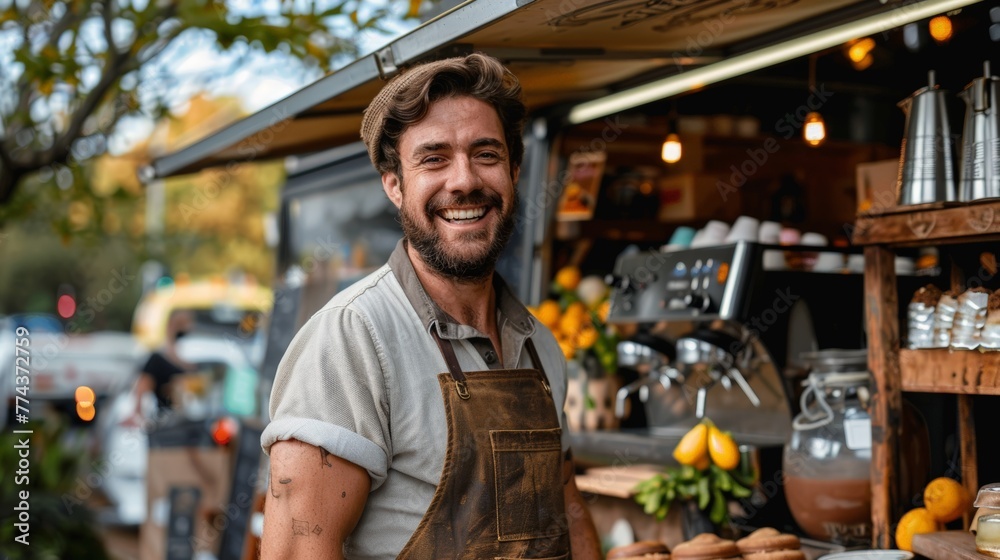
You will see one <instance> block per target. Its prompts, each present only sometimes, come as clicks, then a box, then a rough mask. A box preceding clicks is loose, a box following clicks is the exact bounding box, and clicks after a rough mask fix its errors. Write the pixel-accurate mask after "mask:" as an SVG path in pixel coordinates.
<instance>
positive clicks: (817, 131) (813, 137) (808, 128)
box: [802, 41, 875, 147]
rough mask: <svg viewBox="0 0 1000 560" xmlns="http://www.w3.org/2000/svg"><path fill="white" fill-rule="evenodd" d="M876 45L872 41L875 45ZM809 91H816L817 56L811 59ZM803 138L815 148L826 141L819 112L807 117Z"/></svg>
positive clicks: (821, 116)
mask: <svg viewBox="0 0 1000 560" xmlns="http://www.w3.org/2000/svg"><path fill="white" fill-rule="evenodd" d="M874 43H875V42H874V41H872V44H873V45H874ZM869 51H870V49H869ZM866 54H867V52H866ZM809 91H816V55H812V56H810V57H809ZM802 138H803V139H805V141H806V144H809V145H810V146H813V147H816V146H819V145H820V144H822V143H823V140H826V123H825V122H823V115H820V114H819V112H818V111H811V112H810V113H809V114H808V115H806V120H805V122H804V123H803V125H802Z"/></svg>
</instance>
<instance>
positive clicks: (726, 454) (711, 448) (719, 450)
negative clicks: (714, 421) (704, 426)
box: [708, 426, 740, 471]
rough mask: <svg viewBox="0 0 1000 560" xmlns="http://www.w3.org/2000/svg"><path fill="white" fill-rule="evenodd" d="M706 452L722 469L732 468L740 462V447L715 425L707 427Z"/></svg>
mask: <svg viewBox="0 0 1000 560" xmlns="http://www.w3.org/2000/svg"><path fill="white" fill-rule="evenodd" d="M708 453H709V455H710V456H711V457H712V462H713V463H715V464H716V465H718V466H719V468H720V469H722V470H726V471H729V470H733V469H735V468H736V467H737V465H739V464H740V448H739V446H738V445H736V442H735V441H733V438H731V437H729V435H728V434H726V433H724V432H723V431H722V430H720V429H718V428H716V427H715V426H710V427H709V428H708Z"/></svg>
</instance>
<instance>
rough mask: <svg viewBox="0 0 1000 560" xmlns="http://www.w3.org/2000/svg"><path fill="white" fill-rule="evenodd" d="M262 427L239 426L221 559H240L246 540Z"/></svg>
mask: <svg viewBox="0 0 1000 560" xmlns="http://www.w3.org/2000/svg"><path fill="white" fill-rule="evenodd" d="M261 431H262V430H261V428H259V427H257V426H250V425H247V424H246V423H245V422H243V423H241V425H240V437H239V442H238V444H237V448H236V467H235V468H234V469H233V485H232V489H231V490H230V492H229V506H228V507H227V508H226V514H227V515H228V516H229V520H228V521H229V522H228V524H227V525H226V529H225V531H224V532H223V533H222V547H221V550H220V551H219V560H241V559H242V558H243V545H244V543H246V537H247V531H248V530H249V525H250V514H251V512H250V508H251V506H252V505H253V498H254V489H255V487H256V485H257V473H258V471H259V470H260V469H259V467H260V456H261V451H260V434H261Z"/></svg>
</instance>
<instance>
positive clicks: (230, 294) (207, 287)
mask: <svg viewBox="0 0 1000 560" xmlns="http://www.w3.org/2000/svg"><path fill="white" fill-rule="evenodd" d="M273 303H274V294H273V292H272V291H271V289H270V288H266V287H264V286H260V285H257V284H255V283H252V282H243V283H232V282H226V281H225V280H222V279H215V280H201V281H178V282H166V283H165V284H164V285H162V286H161V287H159V288H156V289H155V290H152V291H151V292H149V293H148V294H146V295H145V296H143V298H142V300H141V301H140V302H139V305H137V306H136V308H135V315H134V316H133V319H132V332H133V334H135V336H136V337H137V338H138V339H139V342H140V343H142V344H143V346H145V347H146V348H147V349H150V350H152V349H155V348H159V347H161V346H162V345H163V344H164V342H165V340H166V332H167V321H168V319H169V318H170V315H171V314H172V313H174V312H176V311H190V312H192V313H193V314H194V320H195V325H194V331H196V332H199V333H203V334H206V335H208V334H212V335H215V336H218V337H220V338H223V339H226V340H230V341H233V342H234V343H236V344H238V345H242V346H244V347H246V348H247V350H249V351H250V352H251V353H252V354H251V356H250V358H251V362H252V363H254V364H259V363H260V362H261V360H262V359H263V347H262V345H261V344H260V336H258V334H259V333H261V328H260V327H261V325H262V320H263V318H264V316H265V315H266V314H267V313H270V311H271V306H272V305H273Z"/></svg>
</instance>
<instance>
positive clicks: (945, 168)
mask: <svg viewBox="0 0 1000 560" xmlns="http://www.w3.org/2000/svg"><path fill="white" fill-rule="evenodd" d="M898 106H899V108H900V109H902V110H903V112H904V113H906V129H905V132H904V133H903V147H902V150H900V159H899V175H898V177H897V180H896V194H897V197H898V201H899V204H923V203H926V202H941V201H952V200H955V172H954V167H953V164H952V159H951V158H952V155H951V131H950V128H949V126H948V113H947V111H946V108H945V91H944V90H942V89H939V88H938V86H937V84H936V83H935V81H934V71H933V70H932V71H930V72H929V73H928V85H927V87H924V88H920V89H919V90H917V91H916V92H914V93H913V95H911V96H910V97H907V98H906V99H904V100H902V101H900V102H899V103H898Z"/></svg>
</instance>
